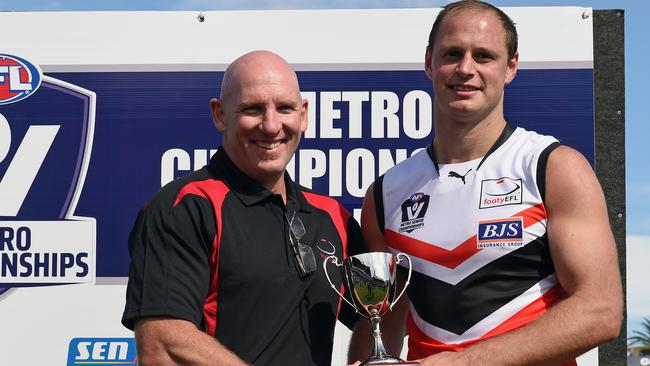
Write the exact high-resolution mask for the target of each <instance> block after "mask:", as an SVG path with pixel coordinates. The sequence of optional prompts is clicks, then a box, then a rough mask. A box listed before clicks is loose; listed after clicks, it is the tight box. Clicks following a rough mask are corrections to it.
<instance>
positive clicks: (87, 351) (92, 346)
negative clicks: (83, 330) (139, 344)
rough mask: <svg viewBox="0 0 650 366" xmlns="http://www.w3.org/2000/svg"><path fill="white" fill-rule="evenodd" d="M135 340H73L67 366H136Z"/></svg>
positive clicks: (69, 348) (69, 349)
mask: <svg viewBox="0 0 650 366" xmlns="http://www.w3.org/2000/svg"><path fill="white" fill-rule="evenodd" d="M137 362H138V360H137V351H136V348H135V339H133V338H73V339H72V340H71V341H70V345H69V347H68V363H67V366H77V365H102V366H113V365H136V364H137Z"/></svg>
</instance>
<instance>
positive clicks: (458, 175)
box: [448, 169, 472, 184]
mask: <svg viewBox="0 0 650 366" xmlns="http://www.w3.org/2000/svg"><path fill="white" fill-rule="evenodd" d="M471 171H472V169H470V170H468V171H467V173H465V174H464V175H460V174H458V173H456V172H455V171H453V170H451V171H450V172H449V175H448V177H450V178H458V179H460V180H462V181H463V184H465V177H466V176H467V174H469V172H471Z"/></svg>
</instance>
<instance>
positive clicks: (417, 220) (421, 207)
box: [399, 193, 429, 233]
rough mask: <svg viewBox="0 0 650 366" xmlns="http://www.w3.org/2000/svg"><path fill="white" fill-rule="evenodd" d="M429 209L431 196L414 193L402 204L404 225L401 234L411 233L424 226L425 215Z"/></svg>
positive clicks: (400, 230) (402, 224)
mask: <svg viewBox="0 0 650 366" xmlns="http://www.w3.org/2000/svg"><path fill="white" fill-rule="evenodd" d="M428 207H429V195H428V194H424V193H414V194H412V195H411V197H409V199H407V200H406V201H404V202H403V203H402V223H401V224H400V227H399V232H400V233H403V232H407V233H410V232H412V231H413V230H415V229H419V228H421V227H423V226H424V215H425V214H426V213H427V208H428Z"/></svg>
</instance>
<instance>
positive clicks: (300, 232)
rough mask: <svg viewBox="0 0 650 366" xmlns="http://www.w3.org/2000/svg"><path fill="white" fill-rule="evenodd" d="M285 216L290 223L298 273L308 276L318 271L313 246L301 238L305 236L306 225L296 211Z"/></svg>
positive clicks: (290, 241) (290, 236)
mask: <svg viewBox="0 0 650 366" xmlns="http://www.w3.org/2000/svg"><path fill="white" fill-rule="evenodd" d="M284 216H285V218H286V219H287V222H288V223H289V229H290V230H289V244H290V246H291V252H292V253H293V258H294V259H295V261H296V264H297V267H298V273H299V274H300V277H301V278H304V277H307V276H308V275H310V274H312V273H313V272H314V271H316V257H315V256H314V251H313V250H312V248H311V246H309V245H305V244H303V243H301V242H300V239H302V237H304V236H305V233H306V232H307V230H305V225H304V224H303V223H302V220H301V219H300V217H298V216H296V212H295V211H294V212H292V213H288V212H287V213H285V214H284ZM294 238H295V240H294Z"/></svg>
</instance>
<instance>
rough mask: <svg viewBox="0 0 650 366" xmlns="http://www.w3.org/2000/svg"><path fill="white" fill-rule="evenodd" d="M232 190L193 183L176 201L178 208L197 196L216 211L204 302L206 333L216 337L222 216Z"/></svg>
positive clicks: (217, 183) (206, 182)
mask: <svg viewBox="0 0 650 366" xmlns="http://www.w3.org/2000/svg"><path fill="white" fill-rule="evenodd" d="M229 191H230V189H229V188H228V187H227V186H226V185H225V184H224V183H223V182H222V181H218V180H212V179H210V180H203V181H198V182H192V183H190V184H188V185H186V186H185V187H183V188H182V189H181V190H180V192H178V195H177V196H176V200H175V201H174V206H176V205H177V204H178V203H179V202H180V201H181V200H182V199H183V197H185V196H187V195H190V194H192V195H196V196H199V197H203V198H205V199H207V200H208V201H210V203H211V204H212V207H213V209H214V217H215V225H216V229H217V234H216V235H215V237H214V239H213V241H212V251H211V253H210V289H209V290H208V295H207V296H206V297H205V299H204V301H203V319H204V320H205V332H206V333H207V334H209V335H212V336H214V335H215V334H216V332H217V305H218V299H217V297H218V294H219V293H218V288H217V285H218V283H219V282H218V277H219V249H220V247H221V232H222V230H221V227H222V215H221V207H222V205H223V201H224V199H225V198H226V194H227V193H228V192H229Z"/></svg>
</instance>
